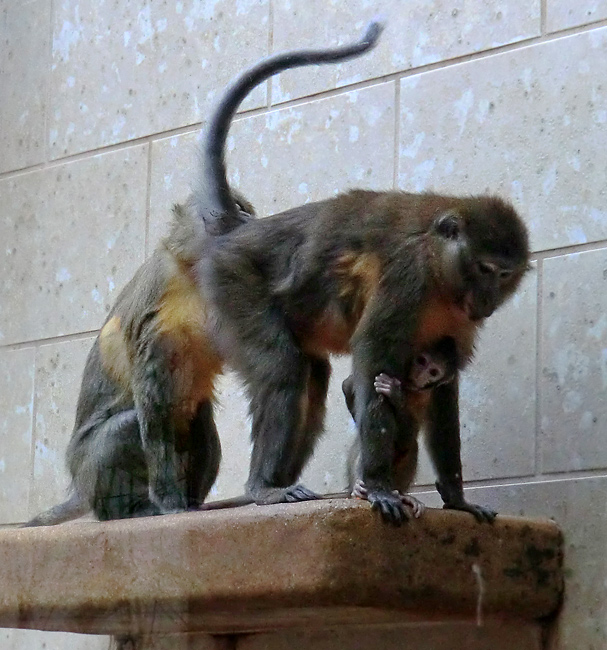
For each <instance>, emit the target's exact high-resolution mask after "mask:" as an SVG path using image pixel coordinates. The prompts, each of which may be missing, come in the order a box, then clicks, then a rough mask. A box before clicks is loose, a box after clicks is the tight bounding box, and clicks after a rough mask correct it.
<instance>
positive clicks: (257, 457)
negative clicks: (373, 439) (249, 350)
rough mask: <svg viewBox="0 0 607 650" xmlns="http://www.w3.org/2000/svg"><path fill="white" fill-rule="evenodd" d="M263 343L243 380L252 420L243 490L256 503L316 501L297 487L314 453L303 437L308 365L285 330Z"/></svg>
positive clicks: (305, 419) (306, 490)
mask: <svg viewBox="0 0 607 650" xmlns="http://www.w3.org/2000/svg"><path fill="white" fill-rule="evenodd" d="M269 329H270V330H272V328H269ZM264 340H265V341H267V343H266V344H265V345H264V347H266V346H268V349H266V350H263V351H261V350H260V351H259V355H258V357H257V358H258V364H257V369H256V371H254V373H251V374H252V375H253V376H252V377H251V376H249V377H248V378H247V379H248V385H249V392H250V394H251V413H252V416H253V427H252V435H253V451H252V454H251V469H250V474H249V480H248V482H247V488H248V491H249V493H250V494H251V496H252V497H253V498H254V499H255V502H256V503H257V504H268V503H281V502H293V501H306V500H309V499H316V498H318V495H316V494H315V493H314V492H312V491H311V490H309V489H308V488H306V487H304V486H303V485H298V484H295V481H296V480H297V479H298V478H299V474H300V472H301V469H302V468H303V466H304V464H305V462H306V460H307V459H308V457H309V455H310V452H311V448H312V445H311V444H310V436H307V435H306V433H307V432H306V427H307V426H308V424H310V422H308V416H307V412H306V411H307V409H308V380H309V377H310V362H309V360H308V358H307V357H306V356H305V355H304V354H303V353H302V352H301V350H300V349H299V348H298V347H297V346H296V344H295V343H294V341H293V340H292V339H291V334H290V332H289V331H288V330H287V329H286V328H280V329H279V328H276V330H274V331H268V332H267V334H264Z"/></svg>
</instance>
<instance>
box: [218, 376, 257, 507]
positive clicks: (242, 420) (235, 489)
mask: <svg viewBox="0 0 607 650" xmlns="http://www.w3.org/2000/svg"><path fill="white" fill-rule="evenodd" d="M248 408H249V403H248V400H247V398H246V394H245V390H244V386H243V385H242V383H241V382H240V381H239V379H238V377H237V376H236V375H235V374H234V373H228V374H226V375H225V376H223V377H221V378H220V380H219V381H218V391H217V404H216V406H215V422H216V424H217V430H218V431H219V436H220V438H221V448H222V459H221V467H220V469H219V476H218V477H217V481H216V482H215V485H214V486H213V487H212V488H211V492H210V494H209V499H208V500H209V501H214V500H216V499H225V498H227V497H233V496H237V495H239V494H243V491H244V484H245V482H246V480H247V477H248V475H249V461H250V456H251V443H250V440H251V422H250V419H249V417H248Z"/></svg>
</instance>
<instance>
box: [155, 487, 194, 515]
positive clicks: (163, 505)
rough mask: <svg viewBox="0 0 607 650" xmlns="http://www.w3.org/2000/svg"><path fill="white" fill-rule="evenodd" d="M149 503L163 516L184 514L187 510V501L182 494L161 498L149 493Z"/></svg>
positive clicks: (177, 493) (172, 494)
mask: <svg viewBox="0 0 607 650" xmlns="http://www.w3.org/2000/svg"><path fill="white" fill-rule="evenodd" d="M150 501H151V502H152V504H153V506H155V507H156V508H158V510H160V514H163V515H172V514H175V513H176V512H185V511H186V510H187V509H188V501H187V499H186V497H185V494H182V493H181V492H172V493H170V494H165V495H164V496H162V497H161V496H159V495H158V494H154V493H152V492H151V491H150ZM154 514H156V513H154Z"/></svg>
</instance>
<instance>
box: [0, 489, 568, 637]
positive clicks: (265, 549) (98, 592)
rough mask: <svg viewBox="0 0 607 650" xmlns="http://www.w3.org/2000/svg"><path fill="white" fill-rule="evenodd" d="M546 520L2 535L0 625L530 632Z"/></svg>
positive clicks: (313, 519)
mask: <svg viewBox="0 0 607 650" xmlns="http://www.w3.org/2000/svg"><path fill="white" fill-rule="evenodd" d="M562 590H563V574H562V535H561V532H560V530H559V528H558V527H557V526H556V524H555V523H554V522H552V521H549V520H537V519H524V518H519V517H507V516H498V518H497V519H496V521H495V523H494V524H493V525H489V524H478V523H476V521H475V520H474V519H473V517H472V516H471V515H468V514H464V513H460V512H453V511H447V510H432V509H429V510H427V511H426V513H425V515H424V516H423V517H422V518H421V519H418V520H414V521H411V522H408V523H407V524H405V525H403V526H402V527H400V528H393V527H390V526H388V525H386V524H385V523H383V522H382V521H381V519H380V517H379V515H378V514H377V513H375V512H373V511H372V510H371V509H370V507H369V504H368V503H365V502H360V501H356V500H352V499H334V500H327V501H311V502H305V503H298V504H281V505H275V506H264V507H258V506H247V507H243V508H238V509H233V510H223V511H211V512H201V513H184V514H179V515H166V516H162V517H150V518H144V519H130V520H121V521H111V522H104V523H97V522H76V523H71V524H64V525H60V526H55V527H50V528H26V529H4V530H0V627H13V628H32V629H39V630H62V631H68V632H82V633H88V634H118V635H124V634H131V635H145V636H149V635H154V634H170V633H184V632H204V633H211V634H240V633H247V632H259V631H268V630H281V629H283V630H284V629H286V628H306V629H316V628H321V627H337V626H341V625H347V624H355V625H361V624H362V625H367V624H384V625H394V624H401V623H407V622H416V621H446V620H471V621H473V622H477V623H478V624H481V623H482V621H484V620H486V619H495V618H498V619H500V620H510V621H513V622H514V621H520V622H521V623H523V622H533V621H538V620H540V619H545V618H546V617H550V616H552V615H553V614H555V612H556V611H557V609H558V607H559V605H560V602H561V597H562Z"/></svg>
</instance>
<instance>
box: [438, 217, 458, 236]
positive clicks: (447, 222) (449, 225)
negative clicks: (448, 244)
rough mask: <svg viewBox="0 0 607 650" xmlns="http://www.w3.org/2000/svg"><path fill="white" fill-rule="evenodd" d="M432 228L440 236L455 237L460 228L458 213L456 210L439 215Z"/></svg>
mask: <svg viewBox="0 0 607 650" xmlns="http://www.w3.org/2000/svg"><path fill="white" fill-rule="evenodd" d="M434 228H435V230H436V232H437V233H438V234H439V235H440V236H441V237H445V238H446V239H457V238H458V237H459V233H460V229H461V225H460V220H459V215H458V214H457V213H456V212H445V213H443V214H441V215H439V216H438V217H437V218H436V219H435V221H434Z"/></svg>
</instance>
